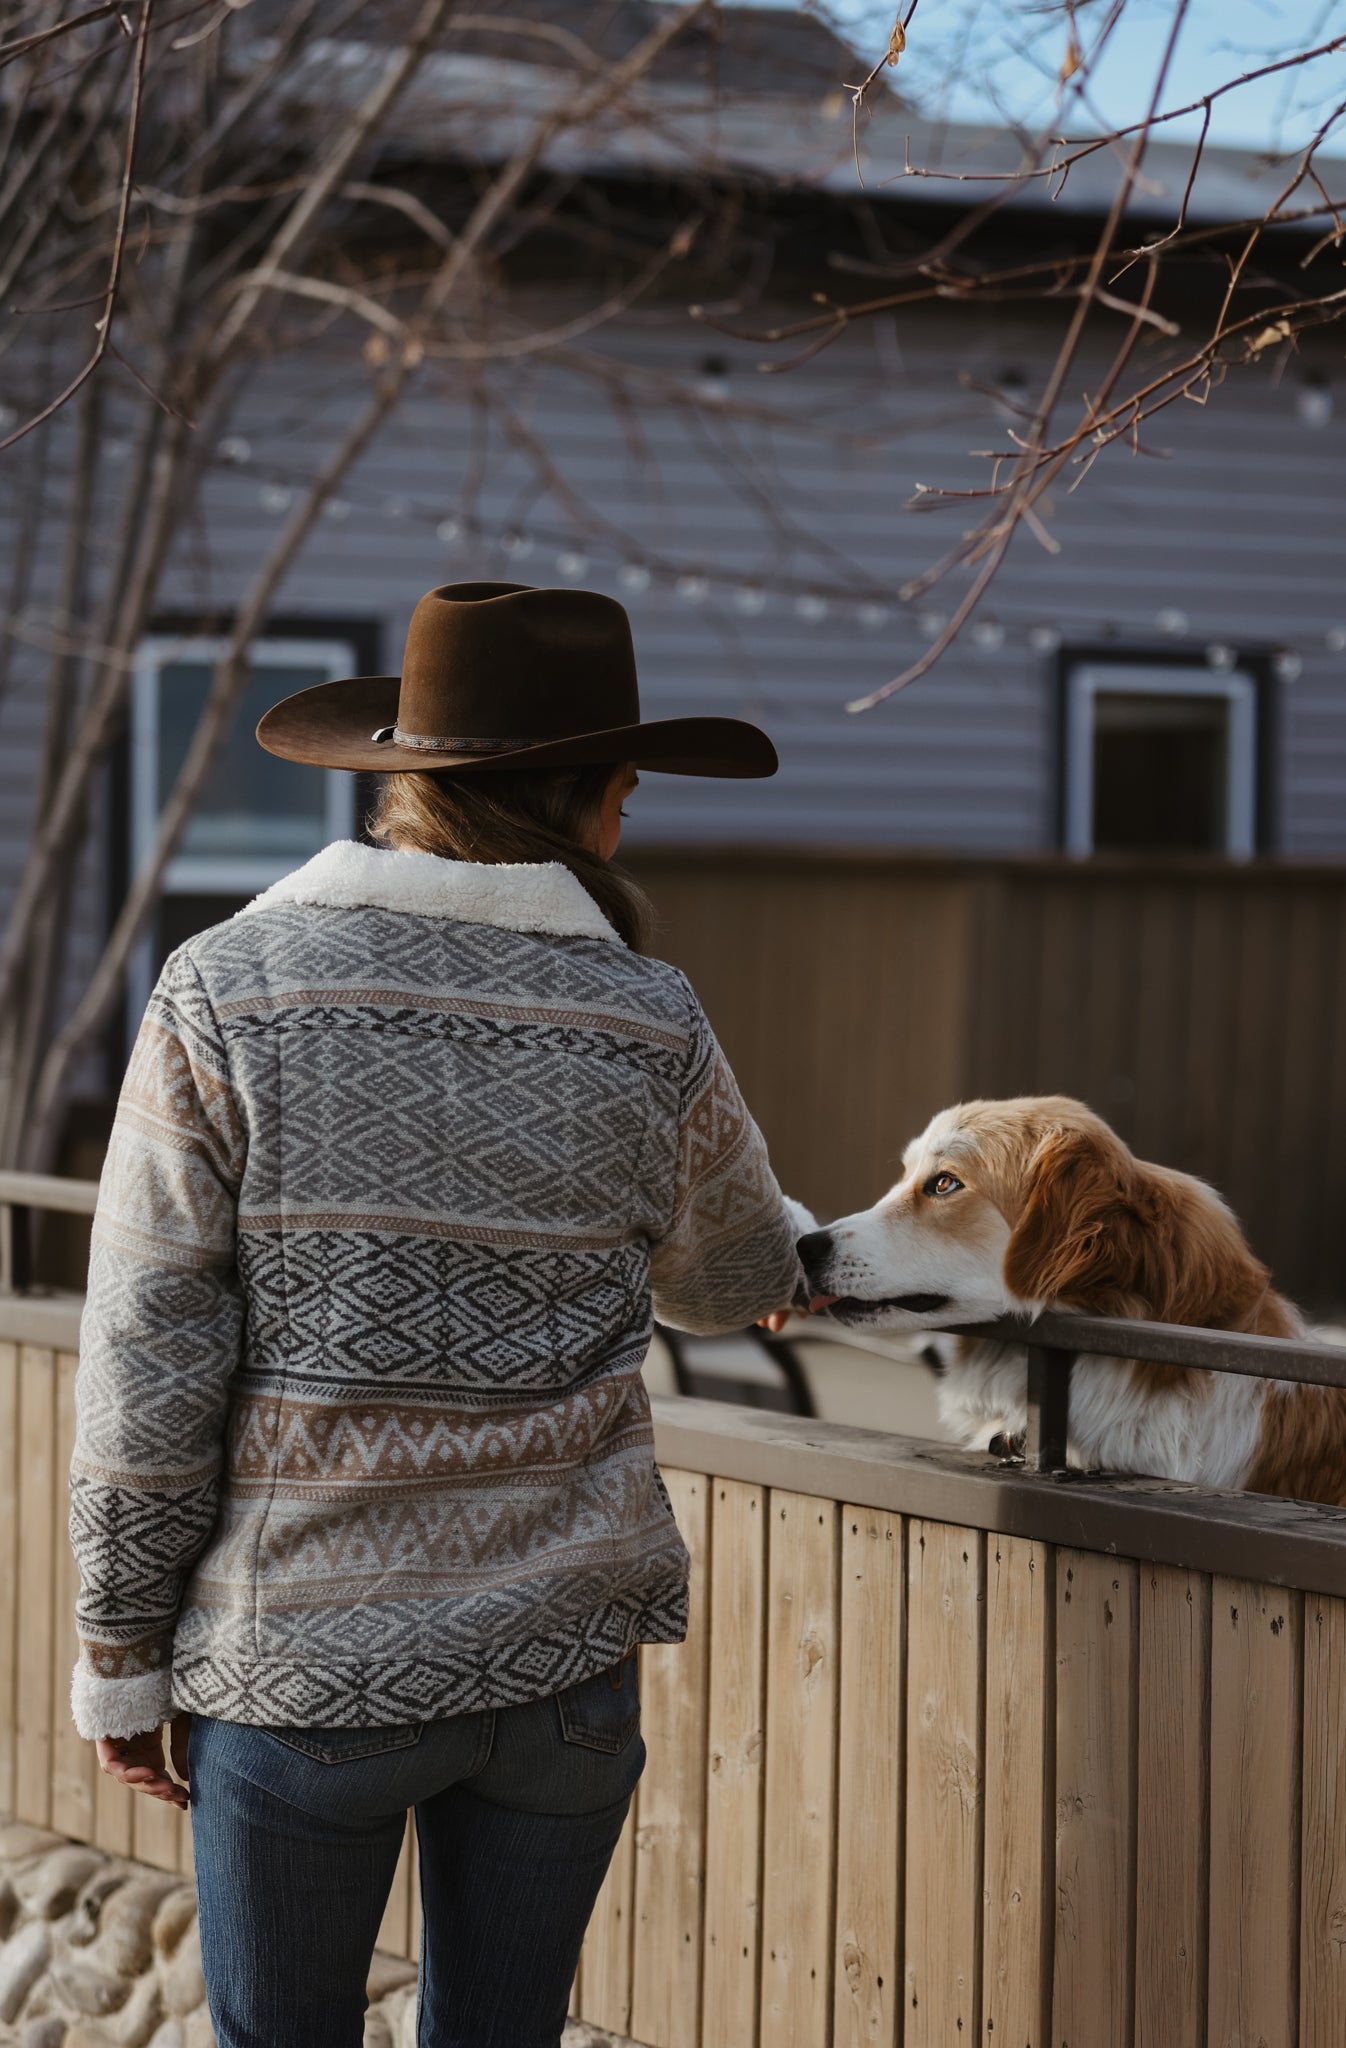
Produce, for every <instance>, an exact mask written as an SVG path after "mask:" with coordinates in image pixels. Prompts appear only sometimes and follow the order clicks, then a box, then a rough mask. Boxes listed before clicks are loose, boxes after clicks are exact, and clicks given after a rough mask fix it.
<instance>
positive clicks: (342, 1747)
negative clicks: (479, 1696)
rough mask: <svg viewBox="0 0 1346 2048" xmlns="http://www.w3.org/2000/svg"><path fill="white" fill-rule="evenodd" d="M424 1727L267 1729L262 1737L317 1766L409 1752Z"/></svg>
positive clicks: (413, 1724) (410, 1724)
mask: <svg viewBox="0 0 1346 2048" xmlns="http://www.w3.org/2000/svg"><path fill="white" fill-rule="evenodd" d="M424 1726H425V1723H424V1722H423V1721H415V1722H408V1723H406V1724H404V1725H402V1726H400V1727H394V1728H267V1729H265V1730H263V1733H264V1734H267V1735H274V1736H275V1738H276V1740H277V1742H283V1743H284V1744H285V1747H286V1748H287V1749H297V1750H299V1751H300V1752H301V1753H302V1754H303V1755H304V1756H311V1757H313V1758H314V1759H315V1760H316V1761H317V1762H318V1763H320V1764H351V1763H356V1762H358V1761H360V1759H362V1758H364V1757H371V1756H387V1755H388V1754H389V1752H390V1751H392V1750H394V1749H411V1748H412V1747H414V1745H415V1744H416V1743H418V1742H419V1741H420V1739H421V1731H422V1729H423V1728H424Z"/></svg>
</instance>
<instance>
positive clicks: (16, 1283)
mask: <svg viewBox="0 0 1346 2048" xmlns="http://www.w3.org/2000/svg"><path fill="white" fill-rule="evenodd" d="M31 1246H32V1230H31V1225H30V1223H29V1212H28V1210H27V1209H26V1208H24V1207H23V1206H22V1204H20V1203H18V1202H0V1294H26V1293H27V1292H28V1289H29V1287H30V1285H31V1284H32V1260H31Z"/></svg>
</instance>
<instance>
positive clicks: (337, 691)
mask: <svg viewBox="0 0 1346 2048" xmlns="http://www.w3.org/2000/svg"><path fill="white" fill-rule="evenodd" d="M401 680H402V679H401V677H400V676H346V677H344V678H343V679H342V680H341V681H339V682H332V683H316V684H314V686H313V687H312V688H311V689H308V690H300V691H298V692H297V693H296V694H295V695H294V696H293V697H286V698H285V699H284V700H283V701H282V702H281V703H279V704H273V705H272V707H271V709H270V710H269V711H268V712H267V713H266V715H265V716H264V717H263V719H262V720H261V723H260V724H259V725H258V727H257V738H258V740H259V742H260V744H261V745H262V746H264V747H265V748H266V750H267V752H268V753H269V754H279V755H280V757H281V759H282V760H285V761H304V762H308V763H309V764H311V765H312V766H313V767H316V768H348V769H351V770H352V771H354V772H355V773H356V774H360V773H365V774H374V775H389V774H397V773H400V772H402V771H404V770H406V769H412V770H419V771H420V772H422V773H429V774H432V775H448V774H454V775H459V774H472V775H481V774H489V773H490V771H491V770H492V769H503V768H553V767H556V768H559V767H563V766H566V765H567V764H569V763H572V762H574V763H586V764H587V763H597V764H601V763H603V762H605V761H612V762H617V761H630V762H632V763H633V764H634V765H635V766H636V767H637V768H652V769H658V770H660V771H661V772H662V773H663V774H665V775H725V776H740V777H745V778H746V777H751V776H763V775H774V774H775V772H776V769H777V767H778V766H779V762H778V760H777V756H776V749H775V748H774V746H773V745H772V744H771V741H770V740H769V739H768V738H767V736H766V734H765V733H764V732H762V731H761V730H760V728H759V727H757V726H755V725H749V724H748V722H747V720H746V719H742V718H655V719H648V720H645V721H643V722H642V723H641V724H639V725H620V726H612V727H609V728H608V729H607V730H606V731H603V732H585V733H570V734H567V736H566V737H565V738H564V739H553V740H537V741H534V742H532V743H530V744H525V745H521V746H518V747H511V748H510V749H509V751H508V752H507V753H493V754H449V753H441V752H439V751H437V750H436V751H430V750H429V749H425V748H419V747H404V746H399V745H398V744H397V742H396V741H395V740H392V739H387V740H380V741H377V742H376V741H375V740H374V739H373V738H372V735H373V734H374V733H375V732H377V731H378V730H379V729H380V727H382V726H389V725H392V724H393V723H394V722H395V720H396V718H397V697H398V691H399V688H400V686H401Z"/></svg>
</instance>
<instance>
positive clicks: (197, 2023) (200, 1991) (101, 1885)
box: [0, 1821, 619, 2048]
mask: <svg viewBox="0 0 1346 2048" xmlns="http://www.w3.org/2000/svg"><path fill="white" fill-rule="evenodd" d="M369 1998H370V2007H369V2011H368V2013H367V2015H366V2017H365V2048H416V1973H415V1970H414V1969H413V1967H412V1966H411V1964H409V1963H405V1962H402V1961H401V1960H399V1959H398V1958H397V1957H394V1956H385V1955H376V1956H375V1958H374V1965H373V1968H372V1970H371V1972H370V1977H369ZM205 2001H206V1987H205V1981H204V1979H203V1977H202V1975H201V1947H200V1942H199V1940H198V1937H197V1928H196V1893H195V1891H194V1890H193V1887H192V1885H191V1883H190V1882H189V1881H188V1880H186V1879H184V1878H182V1877H177V1876H171V1875H168V1874H167V1873H165V1872H164V1871H160V1870H150V1869H148V1868H147V1867H146V1866H145V1865H144V1864H143V1863H131V1862H128V1861H126V1860H124V1859H123V1858H120V1857H115V1856H107V1855H104V1854H103V1852H102V1851H101V1850H99V1849H90V1848H87V1847H86V1846H85V1845H84V1844H82V1843H79V1842H69V1841H67V1840H66V1839H65V1837H64V1836H63V1835H53V1834H49V1833H47V1831H46V1830H45V1829H43V1828H34V1827H29V1826H27V1825H26V1824H25V1823H23V1822H21V1821H11V1822H9V1823H5V1824H0V2043H6V2044H9V2043H12V2044H16V2048H215V2035H214V2032H213V2030H212V2028H211V2024H210V2014H209V2013H208V2011H207V2010H206V2002H205ZM565 2048H619V2044H618V2043H617V2042H616V2040H615V2037H614V2036H613V2035H610V2034H603V2033H600V2032H598V2031H597V2030H596V2029H594V2028H592V2027H584V2026H579V2025H573V2026H571V2027H568V2028H567V2029H566V2036H565Z"/></svg>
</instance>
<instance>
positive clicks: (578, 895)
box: [240, 839, 622, 946]
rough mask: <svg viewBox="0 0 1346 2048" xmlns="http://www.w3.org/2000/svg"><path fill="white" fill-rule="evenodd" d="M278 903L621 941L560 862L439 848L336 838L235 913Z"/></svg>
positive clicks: (268, 906)
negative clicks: (394, 848)
mask: <svg viewBox="0 0 1346 2048" xmlns="http://www.w3.org/2000/svg"><path fill="white" fill-rule="evenodd" d="M277 903H319V904H324V905H326V906H328V907H329V908H332V909H338V910H355V909H359V908H361V907H369V908H373V909H380V910H407V911H410V912H412V913H413V914H414V915H416V916H418V917H451V918H456V919H458V920H459V921H460V922H461V923H463V924H494V925H500V926H502V927H503V928H504V930H506V931H511V932H556V933H558V934H562V935H564V936H566V937H570V938H580V939H610V940H612V941H613V943H614V944H616V945H618V946H620V945H621V943H622V941H621V939H620V937H619V936H618V934H617V933H616V932H615V931H614V930H613V928H612V926H611V925H610V924H609V923H608V921H607V919H606V918H605V917H604V915H603V913H602V911H601V910H600V909H599V907H598V905H597V904H596V903H595V902H594V899H593V897H592V896H590V894H589V893H588V891H587V890H586V889H584V888H583V887H582V886H581V885H580V883H579V882H577V881H576V879H575V877H574V876H573V875H572V874H571V872H570V870H569V868H565V867H562V866H561V864H560V862H559V861H545V862H541V861H540V862H536V863H533V862H517V863H513V862H511V863H505V862H500V863H498V864H490V865H488V864H486V863H485V862H476V861H466V860H443V859H441V857H440V856H439V855H438V854H437V853H390V852H385V851H384V850H383V849H382V848H381V847H377V846H361V845H360V844H358V842H357V841H355V840H354V839H337V840H334V841H333V843H332V845H331V846H325V847H324V848H323V850H322V852H321V853H317V854H315V855H314V856H313V859H312V860H311V861H308V862H306V863H305V865H304V866H303V867H302V868H296V870H295V872H294V873H293V874H292V875H284V876H282V878H281V880H280V881H279V882H273V883H272V885H271V887H270V888H269V889H266V890H264V891H263V893H262V894H261V895H260V896H256V897H254V898H253V901H252V902H251V903H249V904H248V905H247V907H246V909H245V910H244V911H242V912H241V913H240V914H241V915H242V916H244V917H246V916H247V915H248V912H249V911H253V910H270V909H271V908H272V907H273V905H275V904H277Z"/></svg>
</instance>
